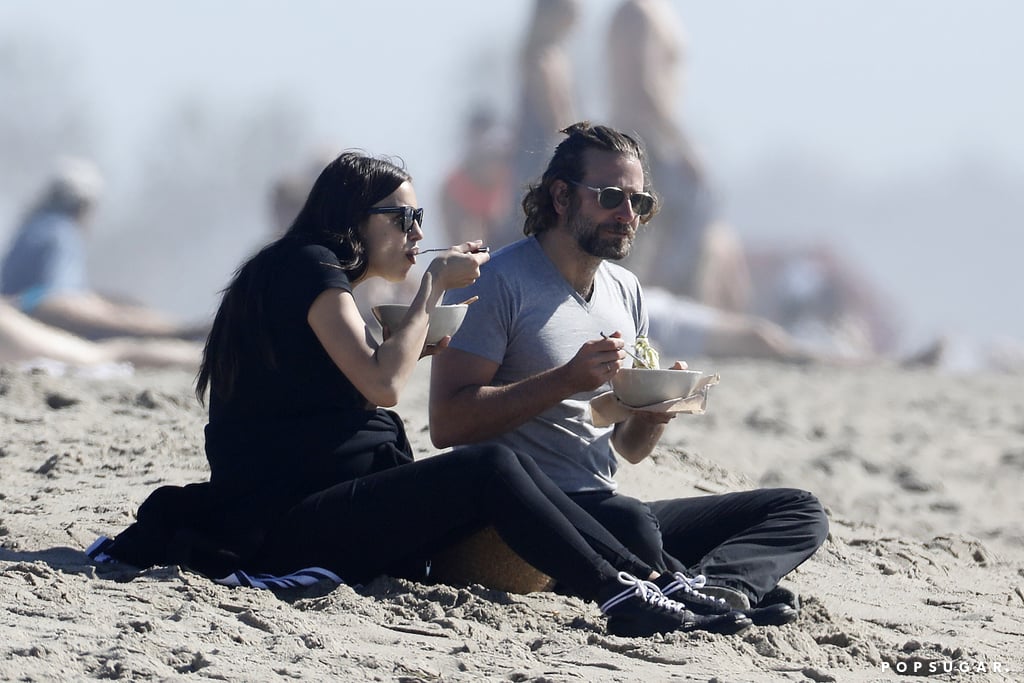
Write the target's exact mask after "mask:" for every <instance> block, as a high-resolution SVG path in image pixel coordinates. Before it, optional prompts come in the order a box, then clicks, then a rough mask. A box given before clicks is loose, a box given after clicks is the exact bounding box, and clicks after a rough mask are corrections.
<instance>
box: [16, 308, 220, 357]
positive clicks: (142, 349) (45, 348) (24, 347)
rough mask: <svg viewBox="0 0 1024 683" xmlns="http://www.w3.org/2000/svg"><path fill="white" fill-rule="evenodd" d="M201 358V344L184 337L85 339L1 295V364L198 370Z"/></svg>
mask: <svg viewBox="0 0 1024 683" xmlns="http://www.w3.org/2000/svg"><path fill="white" fill-rule="evenodd" d="M201 357H202V347H201V345H200V344H199V343H198V342H190V341H185V340H183V339H143V338H130V337H118V338H114V339H103V340H101V341H90V340H88V339H83V338H82V337H79V336H77V335H74V334H71V333H70V332H67V331H65V330H62V329H59V328H56V327H52V326H50V325H46V324H44V323H41V322H39V321H38V320H35V319H34V318H30V317H29V316H27V315H25V314H24V313H22V312H21V311H19V310H18V309H17V308H15V307H14V306H12V305H11V304H10V303H9V302H7V301H5V300H4V299H3V298H2V297H0V363H28V362H34V361H39V360H52V361H57V362H58V363H66V364H68V365H71V366H75V367H79V368H94V367H99V366H105V365H114V364H120V363H129V364H131V365H132V366H133V367H139V368H170V367H180V368H190V369H195V368H198V367H199V360H200V358H201Z"/></svg>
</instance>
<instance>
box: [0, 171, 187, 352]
mask: <svg viewBox="0 0 1024 683" xmlns="http://www.w3.org/2000/svg"><path fill="white" fill-rule="evenodd" d="M102 188H103V180H102V177H101V175H100V172H99V170H98V169H97V168H96V166H95V165H94V164H92V163H91V162H89V161H86V160H84V159H72V158H69V159H64V160H62V161H61V162H60V163H59V164H58V168H57V172H56V174H55V175H54V177H53V179H52V180H51V182H50V184H49V185H48V187H47V188H46V190H45V191H44V192H43V195H42V197H41V198H40V200H39V201H38V202H37V203H36V205H35V206H34V207H33V208H32V209H31V211H29V213H28V216H27V217H26V218H25V220H24V221H23V222H22V225H21V227H20V228H19V229H18V231H17V233H16V234H15V237H14V240H13V241H12V243H11V245H10V248H9V250H8V252H7V255H6V256H5V257H4V260H3V264H2V267H0V294H3V295H4V296H7V297H11V299H12V300H13V301H14V302H15V304H16V305H17V306H18V308H20V309H21V310H22V311H23V312H24V313H26V314H28V315H30V316H32V317H33V318H35V319H37V320H39V321H40V322H43V323H46V324H48V325H52V326H54V327H57V328H60V329H63V330H67V331H68V332H71V333H72V334H76V335H79V336H81V337H84V338H86V339H94V340H95V339H107V338H111V337H175V338H183V339H195V338H198V337H201V336H202V335H203V334H204V333H205V330H206V329H207V326H206V325H199V326H186V325H182V324H180V323H178V322H176V321H174V320H172V319H171V318H170V317H169V316H166V315H164V314H163V313H160V312H157V311H154V310H152V309H149V308H146V307H144V306H141V305H137V304H132V303H122V302H118V301H113V300H111V299H109V298H106V297H104V296H101V295H100V294H98V293H97V292H94V291H92V290H91V289H90V286H89V279H88V269H87V254H86V237H87V233H88V229H89V223H90V219H91V218H92V214H93V211H94V210H95V207H96V203H97V201H98V200H99V197H100V193H101V191H102Z"/></svg>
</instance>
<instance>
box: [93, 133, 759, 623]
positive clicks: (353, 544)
mask: <svg viewBox="0 0 1024 683" xmlns="http://www.w3.org/2000/svg"><path fill="white" fill-rule="evenodd" d="M422 220H423V210H422V209H420V208H417V201H416V193H415V190H414V188H413V185H412V179H411V177H410V175H409V174H408V173H407V172H406V171H405V170H404V169H403V168H402V167H400V166H398V165H396V164H395V163H393V162H391V161H390V160H388V159H383V158H374V157H369V156H366V155H364V154H362V153H357V152H345V153H342V154H341V155H340V156H339V157H338V158H337V159H335V160H334V161H332V162H331V163H330V164H328V165H327V167H326V168H325V169H324V170H323V172H322V173H321V174H320V176H319V178H317V180H316V182H315V183H314V185H313V188H312V190H311V191H310V194H309V196H308V198H307V200H306V203H305V205H304V206H303V208H302V209H301V211H300V212H299V215H298V217H297V218H296V219H295V221H294V222H293V223H292V225H291V227H290V228H289V229H288V230H287V231H286V232H285V234H284V235H283V236H282V237H280V238H279V239H277V240H275V241H273V242H271V243H270V244H269V245H267V246H266V247H264V248H263V249H262V250H261V251H260V252H259V253H257V254H256V255H255V256H253V257H252V258H250V259H249V260H248V261H247V262H245V263H244V264H243V265H242V266H241V268H240V269H239V270H238V271H237V272H236V274H235V277H234V279H233V280H232V282H231V284H230V285H229V286H228V288H227V290H226V291H225V293H224V296H223V299H222V301H221V304H220V307H219V310H218V312H217V315H216V318H215V320H214V323H213V328H212V329H211V331H210V335H209V337H208V339H207V341H206V348H205V352H204V356H203V362H202V366H201V368H200V371H199V375H198V378H197V387H196V393H197V396H198V397H199V399H200V401H203V399H204V396H205V394H206V393H207V390H208V391H209V415H210V419H209V423H208V424H207V426H206V431H205V433H206V455H207V459H208V461H209V464H210V481H209V482H203V483H197V484H191V485H189V486H186V487H162V488H160V489H157V490H156V491H155V492H154V493H153V494H151V495H150V497H149V498H148V499H147V500H146V501H145V502H144V503H143V504H142V506H141V507H140V509H139V514H138V518H137V521H136V522H135V523H134V524H133V525H131V526H130V527H128V529H126V530H125V531H123V532H122V533H121V534H119V535H118V536H117V537H116V538H115V539H113V540H112V541H109V540H105V541H102V542H100V543H99V544H94V547H93V548H91V549H90V555H91V556H92V557H94V559H113V560H117V561H121V562H126V563H129V564H134V565H136V566H150V565H152V564H169V563H176V564H182V565H184V566H187V567H190V568H192V569H195V570H197V571H200V572H202V573H204V574H206V575H207V576H210V577H211V578H214V579H221V578H225V577H228V576H229V575H233V574H234V575H237V572H236V570H239V569H241V570H244V571H245V572H247V574H251V573H269V574H272V575H284V574H294V573H295V572H296V571H300V570H302V569H303V568H310V567H316V568H318V569H317V570H316V572H317V575H318V576H323V575H327V576H330V577H334V578H335V579H337V580H341V581H346V582H351V583H360V582H365V581H367V580H369V579H372V578H374V577H376V576H379V575H383V574H388V575H391V576H398V577H405V578H411V579H422V578H424V577H423V570H424V567H425V565H426V563H427V562H428V561H429V560H430V558H431V556H432V555H433V554H435V553H438V552H440V551H442V550H443V549H445V548H447V547H449V546H451V545H452V544H454V543H456V542H458V541H460V540H461V539H464V538H466V537H468V536H469V535H471V534H472V533H474V532H476V531H478V530H480V529H482V528H484V527H487V526H493V527H494V528H495V529H497V532H498V534H499V535H500V536H501V538H502V539H503V540H504V541H505V542H506V543H507V544H508V545H509V546H510V547H511V548H512V549H514V550H515V551H516V552H517V553H519V554H520V555H521V556H522V557H523V558H525V559H526V560H527V561H528V562H530V563H531V564H533V565H534V566H536V567H537V568H538V569H540V570H541V571H543V572H545V573H547V574H548V575H550V576H551V577H554V578H555V579H556V580H557V581H558V582H559V583H561V584H562V585H565V586H568V587H570V588H571V589H572V591H573V593H575V594H577V595H579V596H583V597H585V598H586V599H588V600H591V601H594V602H596V603H597V604H598V605H600V609H601V611H602V612H603V613H604V614H605V615H607V629H608V631H609V632H610V633H612V634H616V635H623V636H646V635H651V634H654V633H665V632H670V631H694V630H703V631H712V632H717V633H726V634H731V633H736V632H739V631H741V630H743V629H744V628H746V627H747V626H749V625H750V624H751V620H750V619H749V618H748V617H746V616H745V615H743V614H740V613H739V612H735V611H728V612H723V613H720V614H712V615H699V614H696V613H694V612H693V611H691V610H690V609H687V608H686V607H685V606H683V605H682V604H680V603H679V602H676V601H675V600H670V599H668V598H666V597H665V596H664V595H663V594H662V592H661V590H659V589H658V587H657V586H656V585H655V584H654V583H653V581H657V580H658V579H659V574H658V572H656V571H655V570H654V568H653V566H651V565H650V564H649V563H648V562H645V561H643V560H641V559H640V558H638V557H637V556H636V555H634V554H633V553H631V552H630V551H629V550H628V549H626V548H625V547H624V546H623V545H622V544H621V543H619V542H618V541H617V540H616V539H615V537H613V536H612V535H611V534H610V533H609V532H608V531H607V530H606V529H605V528H604V527H603V526H601V525H600V524H598V523H597V522H596V521H595V520H594V519H593V518H592V517H591V516H590V515H588V514H587V513H586V512H584V511H583V510H582V509H580V508H579V507H578V506H577V505H575V504H574V503H573V502H572V501H571V500H570V499H569V497H568V496H566V495H565V494H564V493H563V492H562V491H561V490H560V489H559V488H558V487H557V486H555V485H554V483H552V481H551V480H550V479H549V478H548V477H547V476H545V475H544V474H543V473H542V472H541V470H540V469H539V468H538V467H537V466H536V465H535V464H534V462H533V461H532V460H531V459H530V458H529V457H526V456H524V455H520V454H516V453H514V452H513V451H512V450H510V449H508V448H506V447H504V446H498V445H481V446H475V447H469V448H464V449H460V450H459V451H458V452H451V453H443V454H440V455H437V456H435V457H431V458H427V459H424V460H417V461H414V458H413V453H412V451H411V447H410V445H409V442H408V440H407V439H406V435H405V430H404V427H403V423H402V420H401V418H400V417H399V416H398V415H397V414H396V413H395V412H393V411H391V410H388V409H386V408H385V407H384V406H394V405H395V404H396V403H397V401H398V397H399V393H400V392H401V390H402V389H403V387H404V386H405V385H406V383H407V382H408V380H409V378H410V375H411V374H412V371H413V369H414V366H415V365H416V362H417V360H418V359H419V358H421V357H422V356H423V355H429V354H435V353H440V354H443V353H446V352H447V351H446V350H445V349H446V346H447V342H448V340H449V339H448V338H444V339H442V340H441V342H440V343H438V344H436V345H433V346H429V347H425V341H426V334H427V327H428V318H429V316H430V313H431V311H432V310H434V309H435V307H436V306H437V305H438V303H439V301H440V299H441V296H442V294H443V293H444V291H445V290H448V289H455V288H459V287H464V286H466V285H469V284H471V283H472V282H473V281H475V280H476V279H477V277H479V274H480V267H481V266H482V265H483V264H484V263H486V262H487V260H488V258H489V255H488V254H487V253H486V252H483V251H480V249H479V247H480V246H481V245H480V243H479V242H467V243H464V244H461V245H459V246H456V247H452V248H450V249H448V250H447V251H445V252H444V253H442V254H441V255H439V256H437V257H436V258H434V259H433V261H432V262H431V263H430V266H429V267H428V268H427V269H426V272H425V273H424V274H423V276H422V279H421V280H420V285H419V288H418V290H417V292H416V295H415V297H414V298H413V300H412V303H411V304H410V306H409V309H408V313H407V314H406V315H405V318H404V320H403V321H402V322H401V323H400V324H398V325H395V326H393V327H391V328H390V329H389V330H388V333H387V334H385V338H384V340H383V341H382V342H381V343H377V342H376V340H375V339H374V338H373V337H372V336H371V335H370V334H369V332H368V330H367V328H366V326H365V324H364V321H363V317H362V316H361V315H360V312H359V311H358V310H357V307H356V304H355V300H354V299H353V295H352V292H353V290H354V289H355V288H356V287H358V286H360V285H362V284H363V283H364V282H366V281H367V280H368V279H370V278H383V279H385V280H388V281H392V282H400V281H402V280H404V279H405V278H406V276H407V275H408V273H409V271H410V269H411V268H412V267H413V265H414V264H415V263H416V257H417V254H418V251H419V248H418V246H417V243H418V242H419V241H420V240H422V239H423V231H422Z"/></svg>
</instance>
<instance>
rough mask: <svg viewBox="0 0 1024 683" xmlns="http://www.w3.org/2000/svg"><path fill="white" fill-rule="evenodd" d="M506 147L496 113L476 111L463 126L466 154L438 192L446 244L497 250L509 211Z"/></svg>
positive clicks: (480, 108) (501, 240)
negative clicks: (476, 242) (474, 242)
mask: <svg viewBox="0 0 1024 683" xmlns="http://www.w3.org/2000/svg"><path fill="white" fill-rule="evenodd" d="M508 153H509V144H508V138H507V136H506V135H505V132H504V131H503V130H502V126H501V125H500V124H499V122H498V119H497V116H496V115H495V113H494V111H492V110H491V109H490V108H488V107H485V106H478V107H475V108H474V109H473V111H472V112H471V113H470V115H469V118H468V121H467V122H466V138H465V149H464V150H463V155H462V158H461V159H460V160H459V162H458V164H457V165H456V166H455V168H453V169H452V170H451V172H449V173H448V175H447V177H445V179H444V183H443V185H442V187H441V211H442V212H443V220H444V227H445V231H446V232H447V234H448V239H449V241H454V242H467V241H469V240H476V239H479V240H483V242H484V244H487V245H490V246H491V247H500V246H502V245H503V244H504V242H503V240H505V239H507V237H508V236H507V235H505V234H503V233H502V226H503V225H504V224H505V223H506V222H507V221H508V220H509V219H510V216H509V214H510V213H511V211H512V209H513V204H512V192H511V189H512V183H511V169H510V168H509V156H508Z"/></svg>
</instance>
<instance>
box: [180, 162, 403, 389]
mask: <svg viewBox="0 0 1024 683" xmlns="http://www.w3.org/2000/svg"><path fill="white" fill-rule="evenodd" d="M409 180H412V177H411V176H410V175H409V173H408V172H407V171H406V170H405V168H404V165H403V164H402V162H401V161H400V160H392V159H390V158H382V157H372V156H368V155H367V154H365V153H363V152H360V151H348V152H343V153H342V154H341V155H340V156H338V158H337V159H335V160H334V161H332V162H331V163H329V164H328V165H327V166H326V168H324V170H323V171H321V172H320V176H319V177H318V178H317V179H316V182H315V183H313V188H312V189H311V190H310V191H309V196H308V197H307V198H306V203H305V204H304V205H303V206H302V210H301V211H299V215H298V216H296V218H295V221H294V222H293V223H292V225H291V227H290V228H288V230H287V231H286V232H285V233H284V235H282V236H281V238H280V239H278V240H275V241H274V242H271V243H270V244H268V245H267V246H265V247H263V249H261V250H260V251H259V252H258V253H257V254H256V255H255V256H253V257H251V258H250V259H249V260H248V261H246V262H245V263H243V264H242V266H241V267H239V269H238V270H237V271H235V275H234V277H233V278H232V280H231V283H230V284H229V285H228V286H227V288H226V289H225V290H224V292H223V298H222V299H221V302H220V307H219V308H218V309H217V315H216V317H215V318H214V320H213V327H212V328H211V329H210V336H209V337H207V338H206V346H205V347H204V348H203V362H202V364H201V365H200V366H199V374H198V375H196V397H197V398H198V399H199V402H200V403H204V397H205V396H206V390H207V389H210V390H211V391H216V392H217V394H218V395H219V396H221V397H225V396H229V395H230V394H231V392H232V391H233V389H234V387H235V383H236V380H237V376H238V371H239V367H238V358H239V348H240V347H241V346H242V345H253V344H255V345H256V346H257V353H258V354H259V355H260V356H261V357H262V358H263V360H264V362H265V363H266V364H267V365H268V366H269V367H274V366H276V364H277V359H276V358H275V357H274V353H273V349H272V348H271V346H270V342H269V338H268V337H267V335H266V334H265V332H264V331H265V330H266V329H268V328H267V326H266V320H265V311H264V304H265V301H266V296H267V291H266V287H267V283H268V280H269V278H268V269H269V268H270V266H271V263H272V261H273V259H272V258H271V255H272V254H273V252H274V251H275V250H276V249H277V248H278V247H279V245H281V244H285V243H292V244H303V245H305V244H319V245H322V246H325V247H327V248H328V249H330V250H331V251H332V252H334V254H335V256H337V257H338V261H339V262H340V264H341V268H342V270H344V271H345V274H346V275H348V277H349V280H350V281H352V282H356V281H358V280H359V279H360V278H361V277H362V276H363V275H364V274H365V273H366V267H367V263H366V255H365V254H366V245H365V243H364V241H363V237H362V234H361V233H360V227H361V226H362V225H363V223H364V222H365V221H366V219H367V217H368V216H369V213H368V211H369V209H370V208H371V207H372V206H373V205H374V204H376V203H377V202H379V201H380V200H382V199H384V198H385V197H387V196H388V195H390V194H391V193H392V192H394V191H395V190H397V189H398V187H399V186H400V185H401V184H402V183H404V182H407V181H409Z"/></svg>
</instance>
